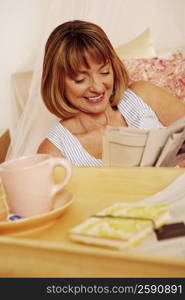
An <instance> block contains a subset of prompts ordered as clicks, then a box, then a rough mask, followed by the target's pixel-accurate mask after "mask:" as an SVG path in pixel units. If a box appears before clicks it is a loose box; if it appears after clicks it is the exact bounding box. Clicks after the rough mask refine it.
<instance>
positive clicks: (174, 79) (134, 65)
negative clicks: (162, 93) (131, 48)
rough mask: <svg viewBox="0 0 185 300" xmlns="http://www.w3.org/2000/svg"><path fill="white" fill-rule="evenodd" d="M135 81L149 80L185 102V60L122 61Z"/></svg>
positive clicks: (156, 58)
mask: <svg viewBox="0 0 185 300" xmlns="http://www.w3.org/2000/svg"><path fill="white" fill-rule="evenodd" d="M122 61H123V64H124V65H125V67H126V69H127V71H128V74H129V76H130V81H129V85H130V84H132V83H133V82H134V81H138V80H147V81H150V82H152V83H154V84H156V85H158V86H160V87H162V88H164V89H166V90H167V91H168V92H170V93H172V94H173V95H175V96H177V97H178V98H179V99H181V100H182V102H185V58H182V57H177V58H174V59H160V58H158V57H154V58H151V59H129V60H126V59H124V60H122Z"/></svg>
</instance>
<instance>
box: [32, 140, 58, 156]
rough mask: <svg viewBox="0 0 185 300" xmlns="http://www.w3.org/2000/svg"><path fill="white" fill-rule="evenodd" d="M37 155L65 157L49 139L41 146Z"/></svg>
mask: <svg viewBox="0 0 185 300" xmlns="http://www.w3.org/2000/svg"><path fill="white" fill-rule="evenodd" d="M37 153H46V154H50V155H53V156H59V157H61V156H62V157H63V155H62V154H61V152H60V150H59V149H58V148H57V147H55V146H54V145H53V144H52V143H51V142H50V141H49V140H48V139H45V140H44V141H43V142H42V143H41V144H40V146H39V148H38V150H37Z"/></svg>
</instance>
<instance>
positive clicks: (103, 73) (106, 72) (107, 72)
mask: <svg viewBox="0 0 185 300" xmlns="http://www.w3.org/2000/svg"><path fill="white" fill-rule="evenodd" d="M101 74H102V75H108V74H110V72H109V71H105V72H101Z"/></svg>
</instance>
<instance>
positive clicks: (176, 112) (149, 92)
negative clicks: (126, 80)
mask: <svg viewBox="0 0 185 300" xmlns="http://www.w3.org/2000/svg"><path fill="white" fill-rule="evenodd" d="M130 89H131V90H133V92H134V93H136V94H137V95H138V96H140V97H141V98H142V100H143V101H144V102H145V103H147V104H148V105H149V106H150V107H151V108H152V109H153V110H154V111H155V113H156V115H157V116H158V118H159V120H160V122H161V123H162V124H163V125H164V126H169V125H170V124H172V123H173V122H175V121H176V120H178V119H180V118H181V117H183V116H185V104H184V103H182V102H181V101H180V100H179V99H178V98H177V97H175V96H173V95H172V94H170V93H169V92H167V91H166V90H164V89H163V88H160V87H158V86H156V85H154V84H152V83H150V82H148V81H138V82H135V83H133V84H132V85H131V87H130Z"/></svg>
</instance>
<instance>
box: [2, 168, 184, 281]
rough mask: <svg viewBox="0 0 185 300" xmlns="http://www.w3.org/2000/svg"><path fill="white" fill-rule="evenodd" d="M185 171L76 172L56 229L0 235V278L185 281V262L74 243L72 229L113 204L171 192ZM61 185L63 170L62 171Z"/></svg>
mask: <svg viewBox="0 0 185 300" xmlns="http://www.w3.org/2000/svg"><path fill="white" fill-rule="evenodd" d="M183 172H184V169H178V168H177V169H175V168H92V167H90V168H88V167H87V168H86V167H84V168H77V167H74V168H73V176H72V180H71V182H70V184H68V186H67V187H66V189H67V190H68V191H69V192H72V193H73V195H74V198H75V201H74V202H73V204H72V205H71V206H70V207H69V208H68V209H67V211H66V212H65V214H63V215H62V216H61V217H59V218H58V219H57V220H56V222H55V223H54V224H53V226H50V227H49V228H47V229H43V230H42V231H33V232H25V233H22V234H21V235H20V232H19V233H18V234H17V235H16V233H15V232H14V233H13V235H1V236H0V266H1V268H0V276H3V277H5V276H7V277H8V276H11V277H185V259H177V258H176V257H166V256H161V255H160V256H159V255H149V254H145V253H137V251H134V252H132V251H129V250H126V251H122V252H121V251H120V252H119V251H116V250H109V249H105V248H100V247H96V246H90V245H89V246H88V245H83V244H78V243H75V242H72V241H71V240H69V238H68V231H69V229H70V228H71V227H73V226H75V225H76V224H79V223H80V222H82V221H83V220H84V219H85V218H87V217H88V216H89V215H91V214H94V213H96V212H98V211H99V210H101V209H103V208H104V207H106V206H108V205H110V204H111V203H113V202H120V201H124V202H136V201H138V200H141V199H144V198H146V197H148V196H150V195H152V194H154V193H156V192H157V191H159V190H161V189H163V188H164V187H166V186H167V185H168V184H169V183H171V182H172V181H173V180H174V179H175V178H176V177H177V176H179V175H180V174H182V173H183ZM55 176H56V181H59V180H60V178H61V176H63V175H62V174H61V171H60V170H59V169H58V170H57V172H56V174H55Z"/></svg>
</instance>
